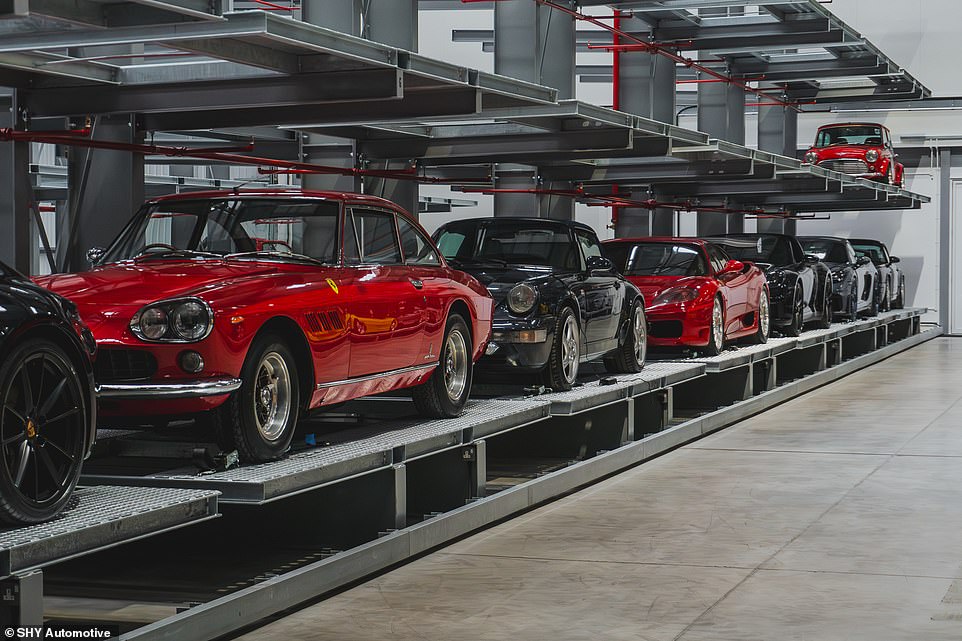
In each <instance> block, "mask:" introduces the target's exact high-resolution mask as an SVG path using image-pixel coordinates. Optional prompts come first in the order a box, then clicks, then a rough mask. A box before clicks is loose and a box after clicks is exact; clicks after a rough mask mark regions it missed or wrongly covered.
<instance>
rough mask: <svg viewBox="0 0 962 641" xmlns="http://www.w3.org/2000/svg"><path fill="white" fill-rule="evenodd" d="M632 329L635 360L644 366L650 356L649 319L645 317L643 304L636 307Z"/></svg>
mask: <svg viewBox="0 0 962 641" xmlns="http://www.w3.org/2000/svg"><path fill="white" fill-rule="evenodd" d="M631 331H632V334H633V338H634V341H635V362H637V363H638V365H641V366H644V364H645V359H646V358H647V357H648V319H647V318H645V310H644V308H643V307H642V306H641V305H637V306H636V307H635V314H634V318H633V319H632V322H631Z"/></svg>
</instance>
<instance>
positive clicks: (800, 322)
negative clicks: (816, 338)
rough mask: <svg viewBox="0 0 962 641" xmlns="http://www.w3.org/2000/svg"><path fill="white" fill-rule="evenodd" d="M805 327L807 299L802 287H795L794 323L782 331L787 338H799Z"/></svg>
mask: <svg viewBox="0 0 962 641" xmlns="http://www.w3.org/2000/svg"><path fill="white" fill-rule="evenodd" d="M804 325H805V299H804V298H803V292H802V286H801V285H795V295H794V297H793V298H792V322H791V323H789V324H788V325H786V326H785V327H784V328H783V329H782V334H784V335H785V336H791V337H795V336H799V335H801V333H802V329H803V328H804Z"/></svg>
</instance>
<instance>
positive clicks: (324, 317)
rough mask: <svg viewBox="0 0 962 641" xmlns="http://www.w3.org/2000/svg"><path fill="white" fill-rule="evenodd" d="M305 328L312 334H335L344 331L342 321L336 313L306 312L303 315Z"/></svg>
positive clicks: (338, 313)
mask: <svg viewBox="0 0 962 641" xmlns="http://www.w3.org/2000/svg"><path fill="white" fill-rule="evenodd" d="M305 316H306V318H307V326H308V327H309V328H310V330H311V331H312V332H315V333H321V332H336V331H340V330H342V329H344V321H343V320H341V314H340V312H337V311H327V312H308V313H307V314H305Z"/></svg>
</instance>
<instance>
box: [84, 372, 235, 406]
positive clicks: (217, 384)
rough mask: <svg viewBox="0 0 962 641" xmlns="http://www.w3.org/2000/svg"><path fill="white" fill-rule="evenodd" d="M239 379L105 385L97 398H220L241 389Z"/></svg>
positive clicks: (99, 386) (99, 389)
mask: <svg viewBox="0 0 962 641" xmlns="http://www.w3.org/2000/svg"><path fill="white" fill-rule="evenodd" d="M242 383H243V381H241V379H239V378H229V377H223V378H211V379H208V380H200V381H188V382H184V383H105V384H102V385H98V386H97V388H96V389H97V396H100V397H103V398H119V399H127V400H136V399H144V400H147V399H156V398H200V397H203V396H220V395H222V394H230V393H231V392H234V391H236V390H238V389H240V386H241V384H242Z"/></svg>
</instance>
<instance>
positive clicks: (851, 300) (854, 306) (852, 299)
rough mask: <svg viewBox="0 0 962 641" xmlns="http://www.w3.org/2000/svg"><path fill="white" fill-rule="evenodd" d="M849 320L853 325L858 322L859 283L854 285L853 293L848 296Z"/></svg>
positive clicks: (856, 282)
mask: <svg viewBox="0 0 962 641" xmlns="http://www.w3.org/2000/svg"><path fill="white" fill-rule="evenodd" d="M848 319H849V320H850V321H852V322H853V323H854V322H855V321H857V320H858V281H855V282H853V283H852V291H851V293H850V294H849V295H848Z"/></svg>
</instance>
